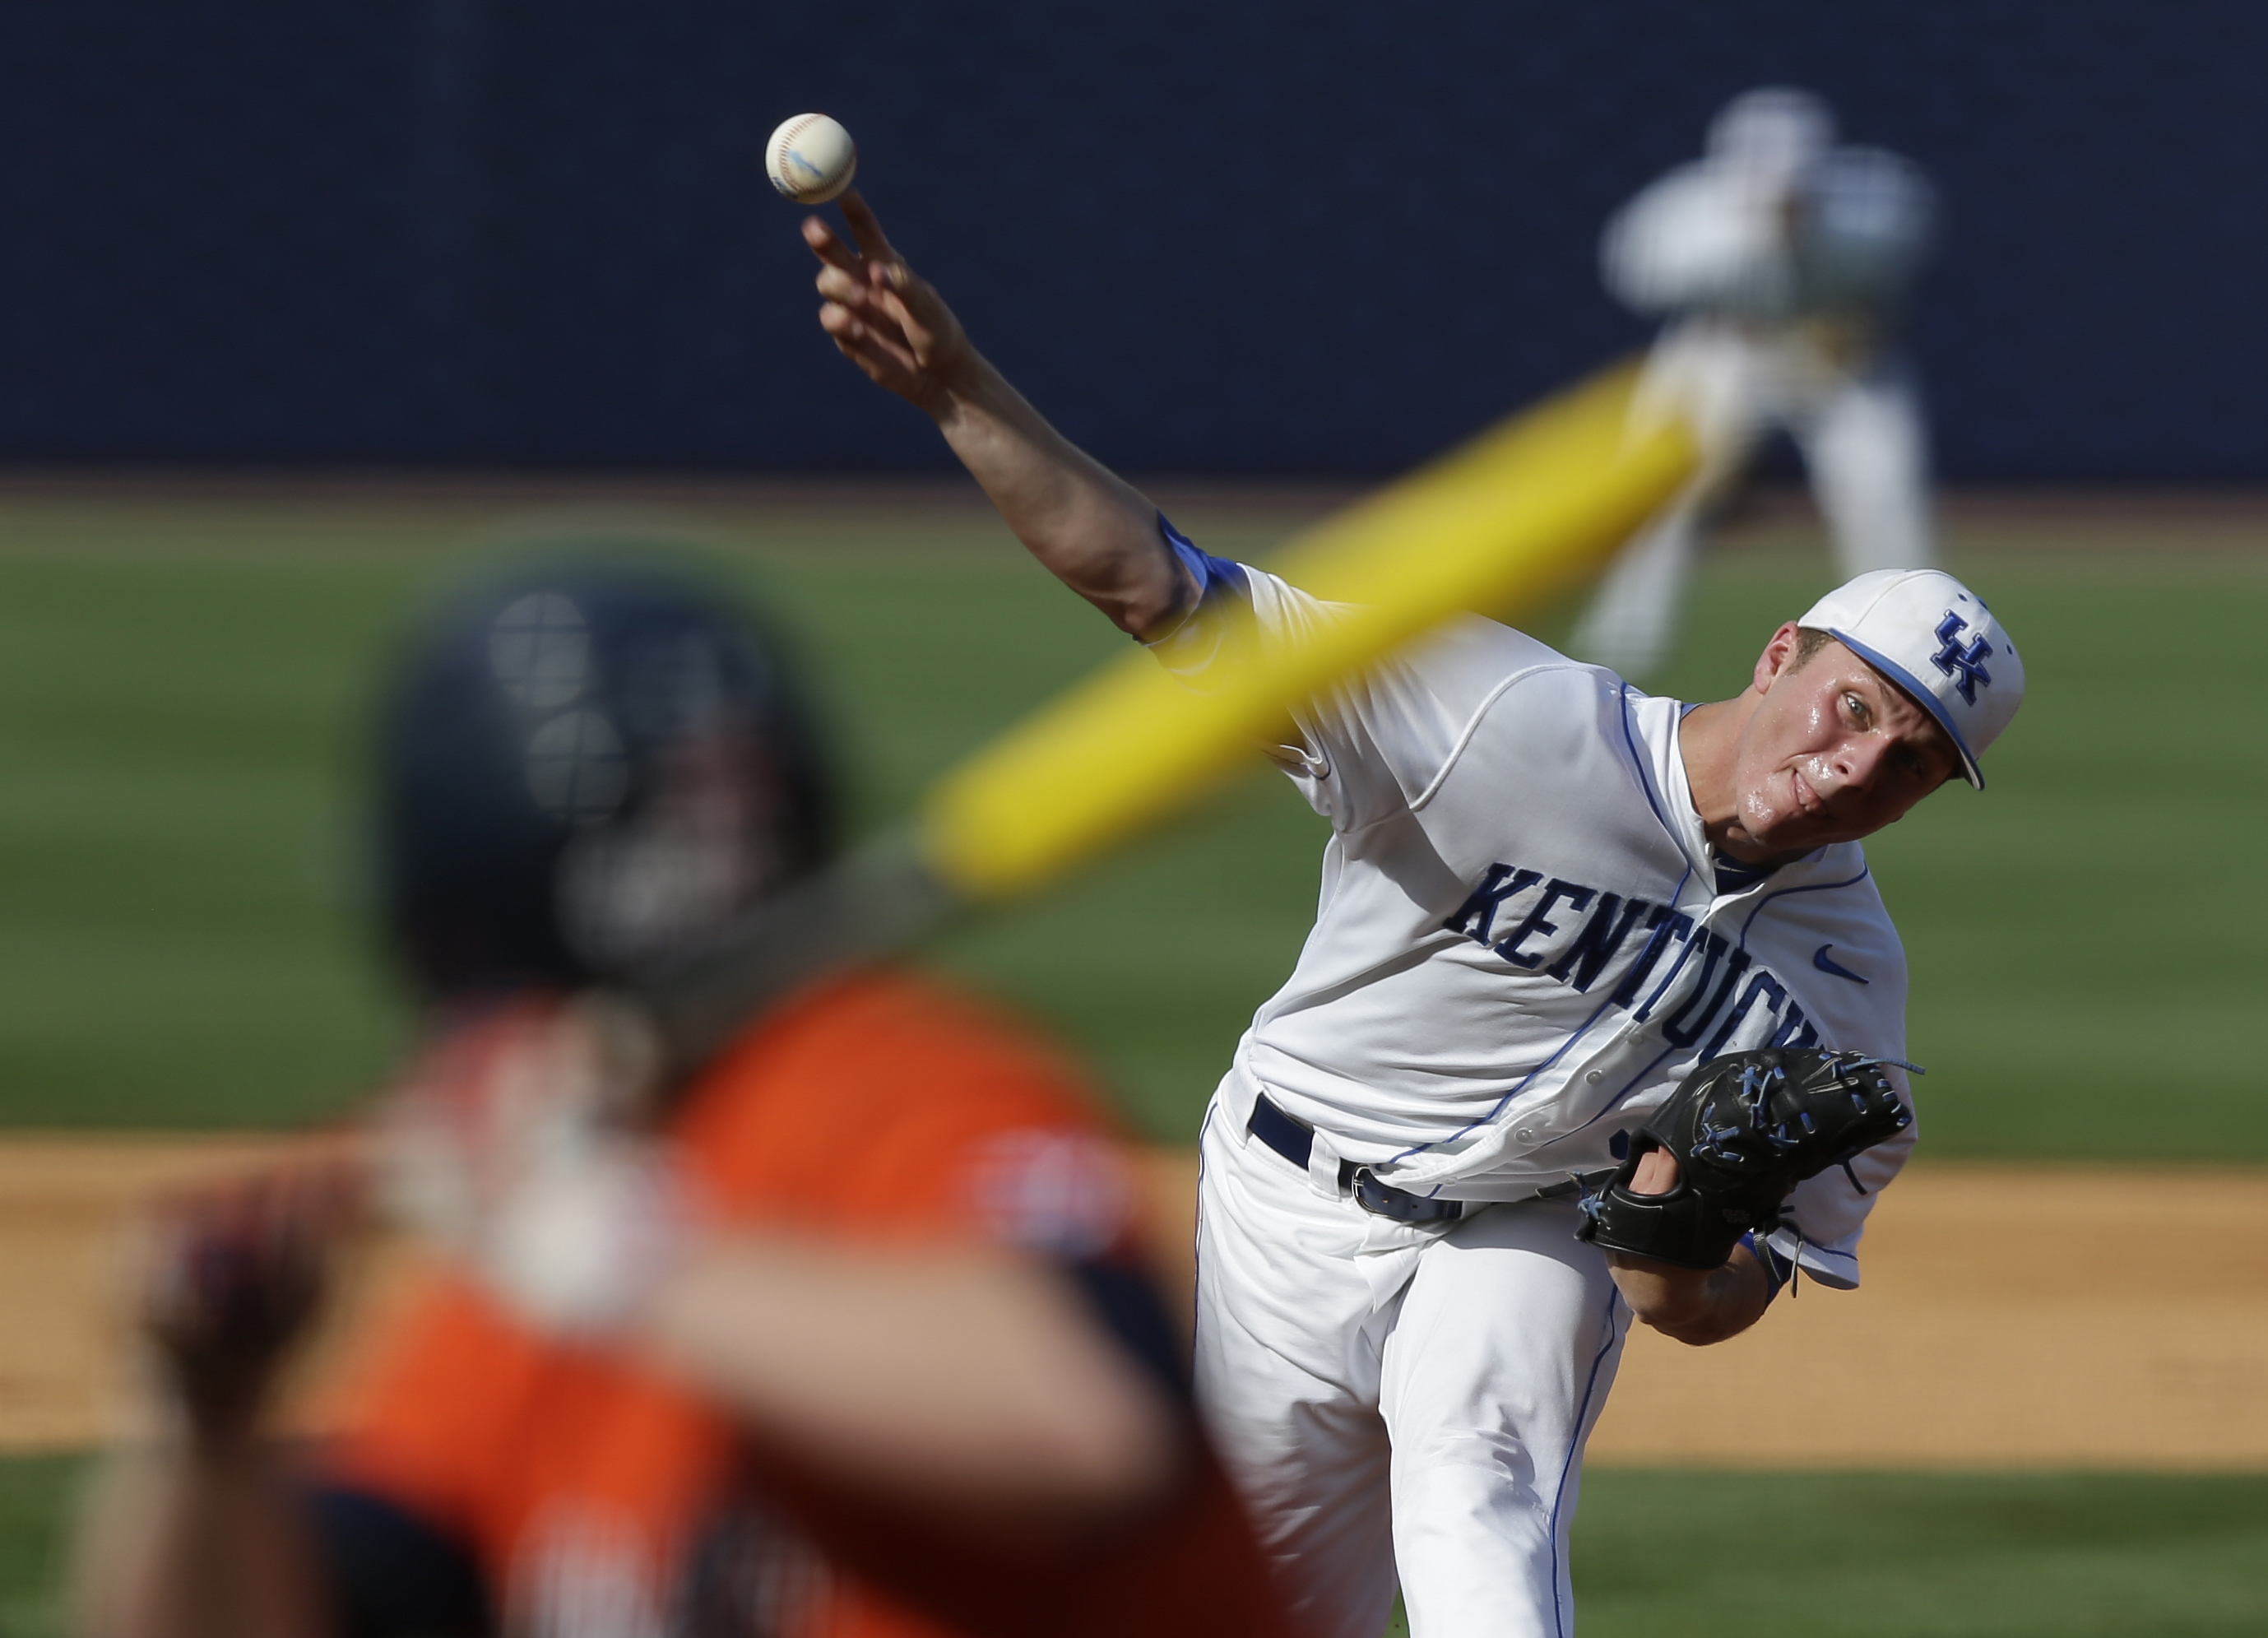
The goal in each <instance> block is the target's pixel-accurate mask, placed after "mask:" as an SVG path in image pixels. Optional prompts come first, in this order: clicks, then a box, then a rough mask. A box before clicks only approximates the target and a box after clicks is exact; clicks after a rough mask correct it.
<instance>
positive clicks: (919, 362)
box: [803, 192, 973, 412]
mask: <svg viewBox="0 0 2268 1638" xmlns="http://www.w3.org/2000/svg"><path fill="white" fill-rule="evenodd" d="M840 203H841V206H842V210H843V216H844V217H845V218H848V220H849V221H850V224H851V234H852V236H853V237H854V238H855V239H856V240H858V248H857V249H855V250H854V249H852V248H851V247H850V246H849V245H846V244H844V243H843V240H842V238H841V236H840V235H838V234H837V233H836V232H835V230H834V229H833V228H832V227H830V226H828V224H827V223H826V222H825V221H824V220H823V219H822V218H819V217H815V216H813V217H806V218H804V223H803V239H804V242H805V243H806V244H807V245H809V246H810V247H811V249H812V254H813V255H816V256H817V257H818V258H819V260H820V262H821V264H822V265H821V268H820V269H819V293H820V294H821V296H824V297H825V298H826V299H827V300H826V304H825V305H824V306H821V308H820V310H819V325H820V328H821V329H823V330H825V331H826V332H827V333H828V336H831V337H832V338H833V339H834V342H835V344H836V347H837V348H839V349H841V350H842V352H843V357H844V358H848V359H850V360H851V362H852V363H853V364H855V365H858V367H859V368H860V369H861V370H864V371H865V373H866V375H867V378H868V379H869V380H873V382H875V383H876V384H877V385H878V386H881V387H888V388H889V389H890V391H892V392H894V393H895V394H897V395H898V396H899V397H901V398H903V399H905V400H906V401H907V402H909V403H912V404H914V405H915V406H917V408H919V409H924V410H931V411H932V412H933V411H934V410H935V409H936V408H937V407H938V405H939V401H940V400H941V399H942V398H943V397H944V396H945V395H946V392H947V391H948V389H949V387H950V384H951V380H952V378H953V375H954V372H956V371H957V370H959V369H960V368H961V366H962V365H964V364H966V363H967V362H968V359H969V358H971V357H972V356H973V354H972V351H971V349H970V347H969V345H968V336H967V335H966V333H964V332H963V331H962V329H961V321H960V320H958V319H956V318H954V316H953V310H952V309H951V308H950V307H948V306H946V305H945V302H944V300H943V299H942V298H940V297H939V295H938V293H937V291H935V290H934V289H933V288H932V286H931V285H930V284H929V283H928V281H927V280H925V279H924V278H922V277H920V276H918V275H917V274H916V273H915V272H914V270H913V269H911V268H909V267H908V266H907V265H906V259H905V258H904V257H903V256H902V255H899V254H898V253H897V251H896V250H895V249H894V248H893V247H891V244H890V241H889V240H888V238H887V236H886V235H885V234H884V233H883V232H882V225H881V223H880V221H878V220H877V219H876V218H875V216H874V212H873V210H872V209H870V208H869V207H868V205H867V203H866V202H865V200H864V199H862V198H860V197H859V196H858V194H856V193H855V192H854V193H848V194H845V195H843V198H842V200H841V202H840Z"/></svg>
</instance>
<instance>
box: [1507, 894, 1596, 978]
mask: <svg viewBox="0 0 2268 1638" xmlns="http://www.w3.org/2000/svg"><path fill="white" fill-rule="evenodd" d="M1593 893H1594V889H1590V888H1587V887H1578V886H1577V885H1576V884H1575V883H1573V882H1562V881H1560V880H1559V879H1558V878H1557V876H1554V877H1553V878H1552V879H1551V881H1550V883H1549V884H1548V885H1547V886H1546V887H1545V888H1544V889H1543V897H1542V898H1539V899H1537V900H1536V901H1535V909H1533V910H1531V911H1528V914H1527V915H1526V916H1525V917H1524V918H1522V919H1521V924H1520V925H1519V926H1516V927H1514V928H1513V930H1512V932H1511V933H1509V934H1507V935H1506V937H1504V938H1502V939H1500V940H1499V941H1497V946H1496V953H1497V954H1498V955H1499V956H1503V957H1504V958H1505V960H1506V961H1508V962H1510V963H1512V964H1513V966H1515V967H1528V968H1533V967H1535V966H1536V965H1537V964H1538V963H1541V962H1542V961H1543V952H1542V951H1541V950H1538V951H1536V952H1535V954H1534V955H1526V954H1523V953H1522V952H1521V948H1520V947H1521V945H1522V944H1524V943H1526V942H1527V941H1528V940H1529V939H1532V938H1534V937H1535V936H1536V935H1537V934H1539V933H1541V934H1542V935H1543V937H1545V938H1550V936H1551V935H1552V934H1553V933H1557V932H1558V931H1559V924H1558V923H1557V922H1556V921H1546V920H1544V919H1543V918H1544V917H1545V916H1547V915H1549V914H1550V912H1551V907H1552V906H1553V905H1554V904H1558V903H1560V902H1561V901H1563V900H1564V901H1565V903H1566V905H1567V908H1568V909H1570V910H1580V909H1582V908H1583V906H1584V905H1586V904H1589V903H1590V902H1591V899H1592V896H1593Z"/></svg>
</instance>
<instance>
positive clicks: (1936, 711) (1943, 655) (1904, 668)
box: [1797, 569, 2024, 790]
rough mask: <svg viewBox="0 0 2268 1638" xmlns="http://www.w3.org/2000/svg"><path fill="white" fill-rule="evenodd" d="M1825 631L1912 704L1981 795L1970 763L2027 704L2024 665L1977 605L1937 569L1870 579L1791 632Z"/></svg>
mask: <svg viewBox="0 0 2268 1638" xmlns="http://www.w3.org/2000/svg"><path fill="white" fill-rule="evenodd" d="M1797 623H1798V624H1799V625H1804V626H1808V627H1810V628H1811V629H1812V630H1814V631H1825V632H1826V633H1828V634H1829V635H1830V636H1831V637H1833V638H1835V640H1836V641H1837V642H1839V643H1841V644H1842V645H1843V646H1844V647H1845V648H1847V649H1849V650H1850V651H1851V652H1852V653H1855V654H1857V655H1858V656H1859V658H1860V659H1861V660H1865V661H1866V662H1867V664H1868V665H1870V666H1872V667H1874V669H1875V670H1877V671H1879V672H1881V674H1882V675H1884V676H1886V677H1888V678H1889V680H1890V681H1891V682H1892V683H1896V684H1897V686H1898V687H1899V688H1901V689H1903V690H1904V691H1905V692H1906V693H1907V694H1909V695H1910V696H1911V697H1912V698H1913V701H1914V703H1915V704H1916V705H1919V706H1920V707H1921V708H1922V709H1923V710H1925V711H1926V712H1929V714H1930V715H1931V716H1933V717H1934V718H1935V719H1937V724H1938V726H1939V727H1941V728H1943V729H1944V730H1945V732H1946V736H1947V737H1948V739H1950V740H1951V741H1952V742H1953V744H1954V749H1955V750H1957V751H1958V752H1959V753H1960V754H1961V771H1962V777H1963V778H1966V779H1967V780H1968V781H1969V783H1970V784H1971V785H1973V786H1976V787H1977V789H1979V790H1983V789H1984V788H1985V775H1984V772H1983V771H1982V770H1981V769H1979V768H1978V767H1977V758H1978V757H1979V756H1982V755H1984V753H1985V749H1986V748H1987V747H1989V746H1990V745H1991V744H1992V742H1993V741H1994V740H1997V739H1999V737H2000V734H2001V730H2003V729H2004V728H2006V727H2007V726H2008V723H2009V721H2010V719H2013V718H2014V716H2015V714H2016V707H2017V706H2018V705H2021V704H2022V703H2023V698H2024V662H2023V660H2022V659H2021V657H2020V656H2019V655H2018V654H2017V653H2016V645H2015V644H2014V642H2013V641H2012V640H2011V639H2010V638H2009V636H2008V632H2007V628H2006V627H2005V626H2003V625H2002V624H2001V623H1999V620H1998V619H1997V618H1995V617H1994V616H1993V614H1992V610H1991V609H1987V608H1986V607H1985V601H1984V599H1982V598H1980V597H1978V596H1977V594H1975V593H1974V592H1972V591H1970V589H1969V588H1968V587H1965V586H1963V585H1962V583H1961V582H1960V581H1958V580H1956V579H1954V578H1953V577H1952V576H1951V575H1949V574H1948V573H1946V572H1944V571H1943V570H1941V569H1876V570H1874V572H1871V573H1868V574H1862V575H1860V576H1859V578H1858V579H1855V580H1852V581H1849V582H1847V583H1845V584H1844V585H1842V586H1838V587H1836V588H1835V589H1834V590H1833V591H1831V592H1830V593H1828V594H1827V595H1826V596H1824V597H1823V598H1821V599H1820V600H1819V601H1817V602H1815V603H1814V604H1813V605H1812V606H1811V609H1810V612H1808V614H1806V615H1805V616H1803V618H1802V619H1801V620H1800V621H1798V622H1797Z"/></svg>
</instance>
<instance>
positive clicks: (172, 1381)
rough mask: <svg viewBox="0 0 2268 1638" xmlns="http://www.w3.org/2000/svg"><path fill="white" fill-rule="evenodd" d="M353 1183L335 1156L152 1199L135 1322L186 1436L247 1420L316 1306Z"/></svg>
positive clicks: (357, 1182) (218, 1436) (351, 1209)
mask: <svg viewBox="0 0 2268 1638" xmlns="http://www.w3.org/2000/svg"><path fill="white" fill-rule="evenodd" d="M362 1192H363V1191H362V1187H361V1175H360V1170H359V1168H358V1167H357V1165H356V1164H355V1163H354V1162H353V1161H352V1160H351V1159H350V1158H346V1157H339V1158H334V1159H326V1160H321V1161H317V1162H311V1163H304V1164H301V1165H298V1166H295V1167H292V1168H290V1169H283V1170H278V1171H276V1172H272V1173H269V1174H266V1175H262V1176H260V1177H252V1178H247V1179H242V1180H239V1181H237V1182H234V1183H231V1184H224V1185H221V1186H218V1187H210V1188H205V1189H201V1190H195V1191H191V1192H184V1193H182V1194H179V1195H176V1196H174V1197H173V1199H170V1200H167V1201H166V1202H165V1203H163V1204H162V1205H161V1206H159V1207H158V1211H157V1212H156V1214H154V1218H153V1221H151V1225H150V1235H149V1242H148V1251H147V1262H146V1267H145V1275H144V1282H143V1290H142V1296H141V1310H142V1315H141V1317H142V1324H143V1329H144V1332H145V1334H146V1335H147V1336H148V1338H149V1339H150V1342H151V1346H152V1347H153V1348H154V1350H155V1352H156V1354H157V1356H158V1363H159V1366H160V1368H161V1369H162V1371H163V1373H164V1376H166V1380H167V1382H168V1383H169V1385H170V1386H171V1387H172V1389H173V1393H174V1396H175V1398H177V1400H178V1401H179V1403H180V1407H181V1410H182V1413H183V1414H184V1416H185V1417H186V1419H187V1420H188V1428H189V1431H190V1433H191V1435H193V1436H194V1437H195V1438H196V1439H198V1440H199V1441H201V1442H205V1443H207V1444H212V1443H225V1442H228V1441H230V1440H232V1439H238V1438H241V1437H245V1436H247V1435H250V1434H251V1433H252V1432H253V1431H254V1429H255V1428H256V1426H257V1424H258V1422H259V1420H260V1415H261V1411H262V1410H263V1409H265V1408H266V1406H267V1404H268V1402H269V1398H271V1396H272V1390H273V1389H274V1387H275V1384H276V1376H277V1375H278V1373H279V1371H280V1370H281V1369H282V1367H283V1364H284V1361H285V1360H286V1359H287V1358H288V1357H289V1356H290V1354H291V1348H292V1346H293V1344H295V1343H296V1342H298V1339H300V1337H301V1336H302V1335H303V1334H304V1333H305V1332H306V1330H307V1327H308V1325H309V1323H310V1322H311V1321H312V1320H313V1318H314V1317H315V1316H316V1314H317V1313H318V1312H319V1311H320V1309H321V1307H322V1302H323V1299H324V1297H325V1295H326V1294H327V1291H328V1287H329V1281H330V1273H331V1268H332V1264H333V1260H334V1256H335V1252H336V1251H337V1249H338V1247H339V1244H340V1243H341V1242H342V1240H343V1238H344V1237H345V1236H346V1234H347V1232H348V1231H349V1229H350V1227H351V1226H352V1224H353V1223H354V1221H356V1220H357V1217H358V1215H359V1211H360V1206H361V1199H362Z"/></svg>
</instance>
